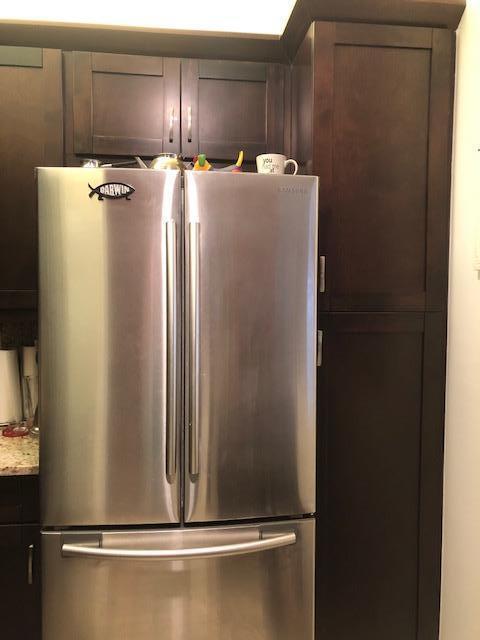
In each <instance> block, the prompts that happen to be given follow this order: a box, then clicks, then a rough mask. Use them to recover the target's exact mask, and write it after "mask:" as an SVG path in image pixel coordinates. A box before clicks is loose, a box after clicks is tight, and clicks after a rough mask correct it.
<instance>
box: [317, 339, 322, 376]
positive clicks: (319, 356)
mask: <svg viewBox="0 0 480 640" xmlns="http://www.w3.org/2000/svg"><path fill="white" fill-rule="evenodd" d="M322 360H323V331H320V330H318V331H317V367H321V366H322Z"/></svg>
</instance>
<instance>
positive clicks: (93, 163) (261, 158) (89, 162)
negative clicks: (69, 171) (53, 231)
mask: <svg viewBox="0 0 480 640" xmlns="http://www.w3.org/2000/svg"><path fill="white" fill-rule="evenodd" d="M244 161H245V153H244V151H243V150H240V151H239V152H238V156H237V159H236V161H235V162H234V163H233V164H229V165H227V166H221V167H220V166H215V165H214V164H213V163H212V162H210V161H209V160H208V158H207V156H206V154H205V153H199V154H197V155H195V156H194V157H193V158H192V160H191V161H188V160H185V159H184V158H183V157H182V155H180V154H176V153H161V154H159V155H158V156H156V157H155V158H153V160H151V161H150V163H149V164H147V162H145V160H143V159H142V158H140V156H135V157H134V158H133V159H132V160H126V161H121V162H107V163H102V162H101V161H100V160H98V159H94V158H88V159H86V160H85V161H84V162H83V164H82V167H83V168H87V169H93V168H101V169H106V168H120V167H127V166H132V165H137V166H138V167H139V168H141V169H152V170H154V171H158V170H167V171H168V170H175V171H180V172H182V173H183V172H185V171H199V172H202V171H203V172H206V171H214V172H222V173H242V172H243V171H244V168H245V167H244ZM290 166H291V167H292V172H291V173H290V175H296V174H297V173H298V163H297V161H296V160H293V159H292V158H287V157H286V156H285V155H283V154H282V153H262V154H260V155H258V156H257V157H256V169H257V173H259V174H267V175H284V174H288V173H289V171H288V170H287V168H288V167H290ZM249 173H250V171H249Z"/></svg>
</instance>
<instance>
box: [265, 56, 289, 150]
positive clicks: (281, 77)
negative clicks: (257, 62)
mask: <svg viewBox="0 0 480 640" xmlns="http://www.w3.org/2000/svg"><path fill="white" fill-rule="evenodd" d="M266 80H267V87H266V98H267V100H266V102H267V103H266V115H265V118H266V123H265V124H266V130H267V135H266V138H267V150H268V152H270V153H283V152H284V126H285V71H284V67H283V65H281V64H269V65H268V67H267V78H266Z"/></svg>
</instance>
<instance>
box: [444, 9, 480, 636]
mask: <svg viewBox="0 0 480 640" xmlns="http://www.w3.org/2000/svg"><path fill="white" fill-rule="evenodd" d="M457 35H458V40H457V47H458V48H457V88H456V99H455V128H454V156H453V158H454V165H453V167H454V169H453V193H452V236H451V257H450V261H451V264H450V300H449V331H448V339H449V344H448V369H447V415H446V439H445V495H444V533H443V535H444V539H443V580H442V605H441V622H440V627H441V632H440V637H441V640H480V272H478V271H475V270H474V268H473V266H474V254H475V241H476V240H475V238H476V237H477V238H479V242H480V151H478V149H480V0H467V9H466V12H465V14H464V17H463V19H462V22H461V24H460V27H459V31H458V34H457ZM479 246H480V245H479ZM479 254H480V251H479ZM479 257H480V255H479Z"/></svg>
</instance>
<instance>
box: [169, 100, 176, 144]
mask: <svg viewBox="0 0 480 640" xmlns="http://www.w3.org/2000/svg"><path fill="white" fill-rule="evenodd" d="M168 122H169V130H168V141H169V142H173V125H174V123H175V107H172V108H171V109H170V116H169V119H168Z"/></svg>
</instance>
